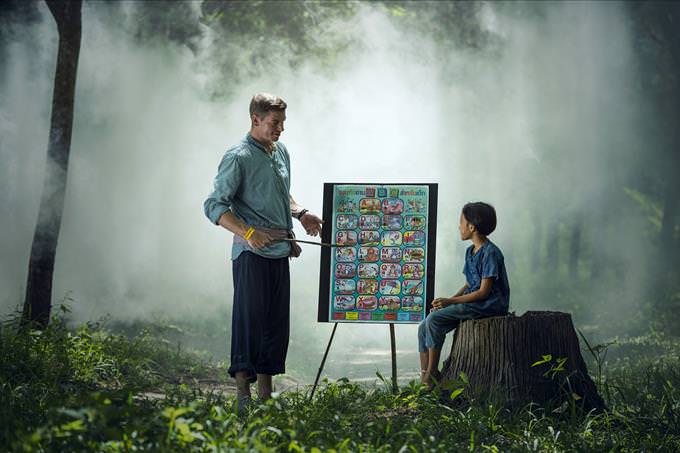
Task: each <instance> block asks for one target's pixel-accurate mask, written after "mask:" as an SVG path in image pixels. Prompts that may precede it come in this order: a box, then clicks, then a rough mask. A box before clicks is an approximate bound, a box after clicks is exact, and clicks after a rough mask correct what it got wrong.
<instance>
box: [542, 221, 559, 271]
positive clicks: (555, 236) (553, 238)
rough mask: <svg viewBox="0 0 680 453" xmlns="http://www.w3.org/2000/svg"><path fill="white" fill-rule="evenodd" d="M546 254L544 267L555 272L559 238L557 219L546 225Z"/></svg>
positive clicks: (557, 262) (557, 260)
mask: <svg viewBox="0 0 680 453" xmlns="http://www.w3.org/2000/svg"><path fill="white" fill-rule="evenodd" d="M546 239H547V244H546V245H547V246H546V250H547V256H546V266H545V267H546V269H547V270H549V271H550V272H552V273H553V274H554V273H555V272H557V268H558V267H557V266H558V264H559V260H560V255H559V240H560V224H559V222H558V221H552V222H551V223H550V225H549V226H548V235H547V238H546Z"/></svg>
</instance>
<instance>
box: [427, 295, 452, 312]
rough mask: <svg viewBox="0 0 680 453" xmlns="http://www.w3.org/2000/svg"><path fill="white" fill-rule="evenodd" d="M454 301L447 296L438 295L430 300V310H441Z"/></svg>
mask: <svg viewBox="0 0 680 453" xmlns="http://www.w3.org/2000/svg"><path fill="white" fill-rule="evenodd" d="M454 303H455V302H454V301H453V300H452V299H449V298H447V297H438V298H436V299H435V300H433V301H432V311H437V310H441V309H442V308H446V307H448V306H449V305H453V304H454Z"/></svg>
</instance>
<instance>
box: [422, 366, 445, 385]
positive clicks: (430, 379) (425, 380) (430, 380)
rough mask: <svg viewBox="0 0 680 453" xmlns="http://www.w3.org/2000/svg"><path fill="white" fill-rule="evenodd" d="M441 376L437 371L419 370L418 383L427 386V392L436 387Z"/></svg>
mask: <svg viewBox="0 0 680 453" xmlns="http://www.w3.org/2000/svg"><path fill="white" fill-rule="evenodd" d="M441 377H442V375H441V373H440V372H439V370H432V371H428V370H421V371H420V382H421V384H424V385H426V386H427V388H428V389H429V390H432V389H434V388H435V387H436V386H437V385H439V381H440V379H441Z"/></svg>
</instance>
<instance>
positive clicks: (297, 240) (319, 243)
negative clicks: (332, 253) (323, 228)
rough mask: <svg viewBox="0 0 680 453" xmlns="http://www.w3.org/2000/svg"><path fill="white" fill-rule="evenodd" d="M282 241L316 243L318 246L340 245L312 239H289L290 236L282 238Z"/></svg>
mask: <svg viewBox="0 0 680 453" xmlns="http://www.w3.org/2000/svg"><path fill="white" fill-rule="evenodd" d="M281 240H282V241H288V242H302V243H303V244H312V245H318V246H320V247H340V245H338V244H329V243H327V242H313V241H302V240H300V239H291V238H282V239H281Z"/></svg>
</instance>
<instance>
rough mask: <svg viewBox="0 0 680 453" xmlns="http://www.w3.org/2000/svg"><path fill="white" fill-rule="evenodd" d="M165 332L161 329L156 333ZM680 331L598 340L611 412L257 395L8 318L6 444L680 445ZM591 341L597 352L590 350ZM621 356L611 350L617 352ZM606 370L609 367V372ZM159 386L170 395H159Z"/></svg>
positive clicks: (138, 348) (384, 390) (219, 371)
mask: <svg viewBox="0 0 680 453" xmlns="http://www.w3.org/2000/svg"><path fill="white" fill-rule="evenodd" d="M154 332H155V333H154ZM679 345H680V342H679V341H678V340H677V339H676V338H673V337H668V336H665V335H663V334H661V333H659V332H650V333H649V334H647V335H645V336H640V337H635V338H629V339H617V340H616V341H615V342H614V343H613V344H611V345H609V346H608V347H606V346H601V347H597V346H591V348H590V349H591V351H592V354H593V356H592V357H591V363H590V364H589V368H590V370H591V371H593V370H597V369H598V368H597V365H596V364H597V363H598V360H599V364H600V367H599V370H600V371H599V376H594V379H595V381H596V382H598V387H599V391H600V393H601V395H602V396H603V397H604V398H605V400H606V403H607V407H608V410H607V411H605V412H601V413H597V414H595V413H581V412H579V411H578V410H574V407H573V405H572V406H570V405H569V404H568V403H564V404H556V405H554V406H544V407H541V406H536V405H527V406H524V407H514V408H513V407H505V406H503V405H502V404H499V403H495V402H492V401H489V400H469V399H466V397H465V396H464V395H465V393H461V394H459V395H458V396H457V397H456V398H455V399H454V400H453V401H452V400H450V399H449V400H446V399H441V398H439V397H438V396H437V395H436V394H433V393H427V392H425V391H424V390H423V388H422V387H421V386H419V385H417V384H416V383H411V384H409V385H406V386H402V387H401V388H400V392H399V394H398V395H393V394H392V393H391V385H390V383H389V382H385V381H384V380H383V381H382V383H379V384H378V385H373V386H365V385H359V384H357V383H353V382H350V381H349V380H347V379H340V380H338V381H336V382H324V384H323V385H322V386H321V388H320V389H319V391H317V393H316V395H315V397H314V400H313V401H311V402H310V401H309V389H303V390H300V391H297V392H286V393H284V394H282V395H281V396H279V397H277V398H274V399H272V400H270V401H268V402H266V403H264V404H254V405H253V407H252V409H251V411H250V412H249V413H248V415H247V416H245V417H242V418H239V417H237V416H236V415H235V413H234V411H233V403H234V401H233V397H232V396H231V395H229V394H227V393H225V392H222V391H212V390H209V389H207V388H206V387H205V386H202V385H200V382H201V380H202V379H206V378H210V379H212V380H226V375H225V373H224V364H220V363H213V362H211V361H209V360H208V359H207V358H206V357H205V356H203V355H200V354H197V353H194V352H190V351H185V350H182V349H181V348H178V347H177V346H176V345H175V344H173V343H172V342H167V341H164V339H163V338H162V337H160V336H158V335H157V331H156V330H154V329H148V330H147V329H144V328H140V329H138V330H137V331H136V333H135V334H134V335H133V336H130V337H129V336H126V335H123V334H120V333H114V332H112V331H110V330H108V329H106V328H104V327H103V326H102V325H101V324H98V323H88V324H84V325H82V326H79V327H77V328H75V329H72V328H68V327H67V323H66V322H65V318H64V314H62V315H60V316H57V317H55V318H54V319H53V321H52V323H51V325H50V327H49V328H48V329H46V330H45V331H43V332H42V333H39V332H37V331H30V330H29V331H21V330H19V329H18V328H17V322H15V321H14V320H9V321H6V322H4V323H3V324H2V325H1V326H0V449H2V450H9V451H24V452H41V451H49V452H79V451H101V452H131V451H158V452H180V451H181V452H227V451H244V450H253V451H293V452H294V451H310V452H311V451H338V452H340V451H348V452H349V451H352V452H354V451H385V452H387V451H405V452H406V451H478V452H487V451H491V452H494V451H503V452H506V451H518V452H519V451H522V452H524V451H541V452H543V451H555V452H571V451H573V452H584V451H586V452H587V451H593V452H601V451H650V450H654V451H679V450H680V358H679V357H678V352H679V351H680V348H678V346H679ZM587 351H588V350H587V349H586V348H585V347H584V355H586V356H588V352H587ZM607 353H608V354H609V358H607V357H606V356H605V354H607ZM596 373H597V372H596ZM149 392H155V393H156V394H157V395H160V397H155V398H150V397H148V395H149Z"/></svg>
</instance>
